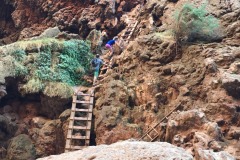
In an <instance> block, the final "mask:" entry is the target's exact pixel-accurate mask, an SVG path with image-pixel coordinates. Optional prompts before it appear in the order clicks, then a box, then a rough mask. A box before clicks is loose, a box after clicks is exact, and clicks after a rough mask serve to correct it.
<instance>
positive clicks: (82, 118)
mask: <svg viewBox="0 0 240 160" xmlns="http://www.w3.org/2000/svg"><path fill="white" fill-rule="evenodd" d="M70 120H76V121H91V120H92V117H74V118H72V119H70Z"/></svg>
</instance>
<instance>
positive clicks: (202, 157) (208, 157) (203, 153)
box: [194, 149, 236, 160]
mask: <svg viewBox="0 0 240 160" xmlns="http://www.w3.org/2000/svg"><path fill="white" fill-rule="evenodd" d="M194 158H195V159H196V160H213V159H217V160H236V158H234V157H233V156H232V155H230V154H229V153H227V152H225V151H221V152H213V151H212V150H202V149H199V150H198V151H197V152H196V155H195V157H194Z"/></svg>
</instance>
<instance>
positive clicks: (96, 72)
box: [93, 69, 99, 85]
mask: <svg viewBox="0 0 240 160" xmlns="http://www.w3.org/2000/svg"><path fill="white" fill-rule="evenodd" d="M98 75H99V69H96V70H95V71H94V77H93V85H94V84H95V83H96V81H97V78H98Z"/></svg>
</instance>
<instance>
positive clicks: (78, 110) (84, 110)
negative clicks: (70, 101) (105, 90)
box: [72, 108, 92, 113]
mask: <svg viewBox="0 0 240 160" xmlns="http://www.w3.org/2000/svg"><path fill="white" fill-rule="evenodd" d="M75 111H76V112H90V113H91V112H92V111H91V110H89V109H78V108H76V109H75ZM75 111H73V110H72V112H75Z"/></svg>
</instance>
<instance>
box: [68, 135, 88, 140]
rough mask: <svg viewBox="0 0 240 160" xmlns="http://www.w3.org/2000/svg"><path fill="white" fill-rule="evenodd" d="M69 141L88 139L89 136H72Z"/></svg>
mask: <svg viewBox="0 0 240 160" xmlns="http://www.w3.org/2000/svg"><path fill="white" fill-rule="evenodd" d="M68 139H70V138H68ZM71 139H90V137H89V136H75V135H72V136H71Z"/></svg>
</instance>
